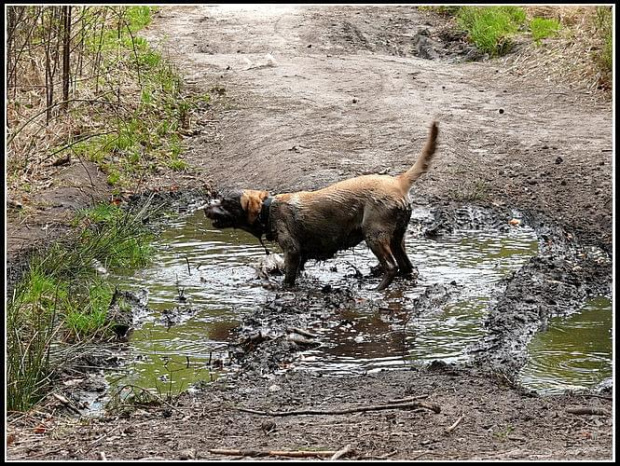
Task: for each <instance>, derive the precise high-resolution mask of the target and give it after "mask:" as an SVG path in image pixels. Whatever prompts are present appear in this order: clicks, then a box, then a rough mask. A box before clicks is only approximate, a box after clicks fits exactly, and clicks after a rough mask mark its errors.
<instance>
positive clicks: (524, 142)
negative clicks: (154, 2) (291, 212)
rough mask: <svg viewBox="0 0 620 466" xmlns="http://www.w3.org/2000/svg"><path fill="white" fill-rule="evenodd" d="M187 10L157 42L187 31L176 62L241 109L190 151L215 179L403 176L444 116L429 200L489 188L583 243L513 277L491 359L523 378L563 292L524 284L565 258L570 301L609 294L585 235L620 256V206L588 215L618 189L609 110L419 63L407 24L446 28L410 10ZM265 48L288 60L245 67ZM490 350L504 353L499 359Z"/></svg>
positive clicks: (440, 64) (511, 75) (465, 70)
mask: <svg viewBox="0 0 620 466" xmlns="http://www.w3.org/2000/svg"><path fill="white" fill-rule="evenodd" d="M174 10H177V11H179V10H182V11H183V13H182V14H180V13H178V12H174ZM174 10H168V9H166V8H163V9H162V14H161V18H160V21H159V22H156V23H155V25H154V28H153V30H152V34H151V38H152V39H153V40H154V41H155V42H156V41H157V37H160V36H161V34H162V32H163V31H167V32H168V34H171V35H174V36H177V33H178V37H179V39H178V40H177V41H176V43H175V44H168V46H169V47H170V50H169V55H170V57H171V58H172V60H173V61H174V62H176V63H177V65H178V66H179V68H180V69H181V71H182V72H184V73H186V74H187V75H188V76H193V79H194V80H196V81H198V82H199V85H204V86H206V87H208V86H211V85H213V84H217V85H221V86H224V87H225V88H226V90H227V94H226V97H225V98H224V99H222V102H220V104H221V105H225V106H230V107H232V110H233V112H232V114H230V113H228V114H222V116H221V121H220V124H219V126H218V131H219V132H220V134H221V141H220V144H219V145H218V146H217V147H211V146H209V145H208V144H205V141H204V140H201V139H200V138H195V139H194V140H192V141H191V142H190V146H191V150H190V155H189V157H190V161H191V163H192V164H194V165H196V166H199V167H201V168H202V169H203V171H204V172H205V173H207V174H208V176H209V179H210V181H211V182H212V183H213V184H214V185H216V186H231V185H234V186H237V187H248V188H255V189H257V188H261V189H263V188H264V189H270V190H272V191H276V192H282V191H293V190H300V189H316V188H319V187H321V186H325V185H327V184H329V183H332V182H334V181H338V180H340V179H343V178H346V177H350V176H355V175H359V174H361V173H364V172H372V171H373V170H374V171H377V169H379V170H387V171H391V172H392V173H397V172H399V171H401V170H403V169H404V168H407V167H409V166H410V165H411V163H412V162H413V160H414V159H415V157H416V154H417V151H418V150H419V149H420V145H421V141H423V140H424V135H425V133H426V127H427V125H428V123H429V122H430V120H431V119H433V118H437V119H439V121H440V128H441V136H440V143H439V153H440V156H439V157H437V159H436V161H435V162H434V167H433V168H432V170H431V171H430V172H429V173H428V174H427V176H426V177H425V178H423V179H421V180H419V182H418V183H417V185H416V187H415V192H416V193H418V194H417V195H418V196H421V197H422V198H433V199H435V200H439V201H440V202H441V203H444V204H445V203H448V204H449V203H450V202H451V201H453V200H454V199H450V197H453V198H457V199H459V198H460V199H461V201H460V202H461V203H463V202H466V199H467V198H468V196H471V195H472V193H471V192H468V189H473V188H475V187H477V186H480V187H481V188H482V189H483V192H482V193H481V198H482V199H483V200H484V203H485V204H487V205H493V204H494V205H499V206H504V207H505V206H510V207H515V208H517V209H519V210H520V211H522V212H526V213H530V212H531V213H533V214H536V215H535V216H536V219H537V220H536V221H535V222H534V223H535V225H536V228H537V231H539V234H540V232H541V231H543V230H545V229H546V228H547V225H553V224H557V228H554V229H553V232H552V234H547V235H546V237H547V239H549V238H551V240H552V241H553V242H555V243H557V244H560V243H562V242H563V239H564V238H565V237H566V236H567V235H573V236H577V235H576V234H575V233H578V234H579V237H576V238H574V241H573V242H572V243H571V244H565V247H564V248H560V249H557V250H555V251H546V252H544V253H543V256H544V257H541V258H538V259H536V260H538V261H539V262H536V260H535V261H533V262H532V264H530V265H529V266H526V267H525V268H524V269H523V271H522V273H521V275H519V274H517V275H515V277H514V278H513V280H515V281H514V282H511V281H508V282H507V283H506V291H505V292H504V294H503V295H502V296H499V297H498V305H497V306H496V308H495V309H494V310H492V316H491V317H490V318H489V327H490V334H491V335H493V336H492V338H491V337H490V338H489V340H488V341H485V342H483V343H482V346H481V348H480V351H481V352H482V354H483V355H484V356H481V357H479V361H480V364H481V365H488V366H490V367H493V368H494V370H500V371H507V372H508V373H510V374H514V373H515V371H516V370H517V369H518V367H519V366H520V364H521V363H522V361H523V354H524V349H525V345H526V344H527V341H528V337H527V336H528V335H532V334H533V333H535V331H536V330H537V329H539V328H540V327H541V326H543V325H544V322H545V321H546V319H547V318H548V316H550V315H552V314H553V313H554V312H555V311H554V310H553V309H552V310H548V309H547V308H546V306H547V304H546V299H547V298H548V297H549V294H552V293H555V292H557V290H556V291H554V290H552V289H551V288H545V287H542V288H540V287H539V288H535V289H538V290H539V293H540V296H539V297H538V298H537V299H536V300H535V302H531V303H527V304H528V305H527V306H525V305H523V303H520V302H519V296H522V295H523V292H524V291H523V290H526V289H527V288H528V287H529V286H533V282H532V283H530V284H529V285H523V283H528V282H527V281H528V280H530V281H532V280H533V281H534V282H536V281H541V280H542V281H543V282H544V281H545V280H547V279H549V277H553V276H555V275H554V274H555V272H554V267H558V265H557V264H555V262H557V261H559V262H558V264H560V263H561V264H564V265H562V267H564V266H566V267H569V266H568V265H566V264H572V263H577V264H578V265H579V266H580V267H581V271H580V272H579V273H578V274H577V275H573V272H572V269H570V268H567V269H566V273H565V274H564V275H562V277H564V278H563V279H567V280H568V281H570V280H573V279H574V280H576V281H577V282H578V283H579V284H578V285H577V284H576V285H575V286H574V287H568V288H566V289H565V290H564V292H566V295H567V296H566V302H565V303H564V308H566V309H568V308H570V309H576V308H578V306H579V305H580V304H581V303H582V302H583V299H585V296H586V295H587V293H585V292H584V291H583V290H584V289H586V288H590V289H597V290H598V292H600V293H603V294H609V280H606V279H605V278H603V277H609V276H611V275H610V274H611V268H610V261H607V262H605V263H603V264H596V263H589V262H587V261H586V262H584V261H582V260H581V259H580V258H579V257H578V255H579V253H577V252H575V251H577V249H578V248H576V247H577V246H579V243H580V242H581V241H585V242H590V243H591V244H595V245H597V246H598V245H602V246H603V248H605V245H607V247H608V248H609V249H607V250H606V251H607V254H608V255H609V254H610V252H611V249H610V245H611V209H610V207H605V208H604V209H603V210H602V211H601V212H597V214H596V215H597V217H596V218H597V220H596V222H592V221H591V212H592V211H593V210H595V209H596V206H599V205H603V206H607V204H609V202H608V201H607V199H609V198H610V196H611V174H610V172H608V170H609V168H610V166H611V159H610V156H609V153H608V152H605V151H606V150H607V149H608V148H609V147H611V131H610V128H611V126H610V122H611V108H610V107H609V106H606V107H604V108H603V109H601V108H600V107H597V106H595V105H593V104H592V103H591V102H588V101H585V100H583V99H581V98H580V96H579V92H575V91H572V90H570V89H565V88H563V87H561V86H558V85H556V84H554V83H550V82H540V81H525V80H524V78H523V77H522V74H520V73H519V72H518V71H519V70H513V69H505V68H503V66H502V65H503V64H502V61H501V60H496V61H489V62H484V63H458V64H457V63H455V62H454V60H452V61H449V60H447V59H446V60H423V59H421V58H416V56H415V48H416V43H415V42H414V41H413V37H417V36H416V34H417V33H416V34H413V35H412V34H411V33H410V30H409V29H408V28H405V30H403V28H402V27H401V26H398V27H395V26H394V21H393V19H394V17H395V15H396V16H398V15H400V16H401V17H402V18H404V19H403V21H404V22H405V23H406V24H408V25H410V27H413V26H417V28H416V30H417V31H418V32H419V31H420V30H422V29H426V30H427V31H428V30H430V31H431V32H430V33H429V34H430V35H431V36H433V37H435V36H434V34H435V32H433V31H434V29H433V27H434V25H433V24H432V23H431V24H430V25H428V24H427V23H428V21H429V18H428V16H423V15H421V14H420V13H419V12H417V11H416V10H415V9H414V8H410V7H385V8H383V7H363V6H362V7H357V6H356V7H336V6H329V7H328V6H325V7H313V6H288V7H277V6H265V5H263V6H252V5H242V6H239V5H237V6H220V7H214V6H210V7H205V6H202V7H183V8H182V9H181V8H179V7H175V8H174ZM356 13H357V14H356ZM369 18H372V20H370V19H369ZM196 25H200V26H201V29H202V31H199V30H196ZM347 25H348V26H347ZM204 30H206V31H207V32H206V33H205V32H204ZM208 31H213V32H214V33H213V34H209V33H208ZM274 33H275V34H274ZM388 34H393V36H392V39H394V41H396V42H397V43H398V41H399V40H400V41H404V42H402V43H405V44H407V45H404V46H402V47H400V46H399V47H398V48H397V49H396V50H397V52H398V56H395V51H394V50H395V49H394V48H393V46H392V45H390V44H388V40H387V37H388ZM425 34H426V33H425ZM429 37H430V36H429ZM407 41H408V42H407ZM390 42H392V41H390ZM428 43H430V42H427V43H426V45H428ZM192 44H194V45H196V44H199V45H200V44H206V45H208V47H207V46H206V45H204V46H201V48H202V49H204V50H207V49H208V50H209V53H208V54H202V55H196V54H188V53H187V51H188V50H191V49H192V47H193V45H192ZM267 53H271V54H272V55H273V57H274V58H275V61H276V65H275V66H258V67H257V68H256V69H245V68H246V67H247V63H246V62H247V60H245V58H247V59H249V60H251V61H252V63H255V64H259V65H260V64H264V63H265V58H264V56H265V54H267ZM466 54H467V52H466V51H464V52H463V55H466ZM448 58H449V57H448ZM453 58H454V57H453ZM457 58H458V57H457ZM354 99H355V101H354ZM412 140H413V143H412V142H411V141H412ZM395 147H397V148H406V149H405V150H395V149H394V148H395ZM295 148H297V150H296V149H295ZM299 149H301V150H299ZM559 160H561V161H559ZM346 161H354V162H355V163H343V162H346ZM451 209H453V208H451V207H448V208H446V212H447V213H446V215H445V218H444V219H443V220H442V221H444V222H445V225H443V226H444V227H446V228H453V227H454V226H455V224H456V223H455V222H456V219H455V218H453V217H451V215H452V214H451V213H450V212H451ZM440 210H441V209H440ZM538 213H540V215H539V214H538ZM540 219H544V220H540ZM440 229H441V228H440ZM570 231H572V232H573V233H570ZM545 254H546V255H545ZM608 259H609V257H608ZM554 264H555V265H554ZM597 267H599V268H600V269H601V270H602V271H603V272H602V273H600V272H599V270H597ZM560 268H561V267H560ZM543 269H544V270H543ZM569 269H570V270H569ZM571 277H572V278H571ZM575 277H577V278H575ZM552 279H553V278H552ZM519 283H521V284H520V285H519ZM515 290H521V291H515ZM498 315H501V318H500V317H497V316H498ZM521 321H523V322H522V323H519V322H521ZM515 329H519V330H515ZM523 335H526V336H525V337H524V336H523ZM485 345H486V346H485ZM515 345H516V346H515ZM489 349H492V351H489ZM490 353H495V354H497V355H498V356H497V357H496V358H495V359H492V360H491V359H489V357H488V355H489V354H490Z"/></svg>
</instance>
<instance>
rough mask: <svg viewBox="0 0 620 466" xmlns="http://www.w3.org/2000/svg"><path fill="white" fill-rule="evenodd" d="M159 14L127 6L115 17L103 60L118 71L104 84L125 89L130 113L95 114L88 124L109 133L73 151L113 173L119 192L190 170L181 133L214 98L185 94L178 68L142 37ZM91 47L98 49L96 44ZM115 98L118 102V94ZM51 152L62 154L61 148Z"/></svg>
mask: <svg viewBox="0 0 620 466" xmlns="http://www.w3.org/2000/svg"><path fill="white" fill-rule="evenodd" d="M154 10H155V8H154V7H145V6H135V7H127V8H121V9H119V10H118V11H117V12H115V14H114V15H113V16H112V17H111V19H110V28H109V29H107V30H106V31H105V33H104V34H103V36H102V41H103V47H102V50H103V60H104V67H106V68H109V69H112V70H117V72H116V73H115V74H113V75H112V78H111V79H112V82H107V83H106V82H103V81H102V82H101V83H100V87H101V88H109V87H110V86H112V87H113V88H114V89H116V90H117V91H119V92H120V93H121V95H122V100H123V107H124V109H123V111H122V112H120V113H118V112H116V113H110V112H105V111H102V112H101V113H94V114H89V115H88V120H89V121H91V122H92V123H93V124H94V125H97V127H103V128H107V129H108V134H103V135H100V136H95V137H91V138H90V139H88V140H86V141H83V142H78V143H75V144H73V145H71V146H70V147H69V148H68V149H67V150H71V151H73V153H74V154H75V155H76V156H77V157H76V158H82V159H85V160H90V161H92V162H95V163H97V164H98V165H99V166H100V168H101V169H102V170H103V172H104V173H105V174H106V175H107V181H108V184H110V185H111V186H114V187H115V188H117V189H132V188H133V187H134V185H135V180H136V179H138V178H141V177H142V175H144V174H148V173H152V172H154V171H157V170H159V169H161V168H166V167H168V168H173V169H174V170H186V169H188V168H189V165H188V164H187V163H186V162H180V161H178V156H179V155H180V154H181V153H182V152H183V151H184V150H185V146H184V144H183V142H182V140H181V138H180V137H179V135H178V131H179V130H180V129H181V128H185V127H186V126H187V122H188V121H189V115H190V114H191V112H192V111H193V110H194V109H195V108H197V107H198V106H201V105H205V104H207V103H208V102H209V100H210V96H209V94H199V95H187V93H184V92H183V89H182V80H181V78H180V76H179V75H178V73H177V72H176V70H175V69H174V68H173V67H172V66H171V65H170V64H169V63H168V62H167V61H166V60H165V59H164V58H163V57H162V56H161V54H159V53H158V52H157V51H155V50H153V49H151V48H150V47H149V44H148V42H147V41H146V40H145V39H144V38H142V37H140V36H138V35H137V34H138V33H139V31H140V30H141V29H142V28H143V27H145V26H146V25H148V24H149V23H150V21H151V15H152V12H153V11H154ZM119 21H120V22H121V24H122V25H123V27H122V28H121V29H120V33H121V35H120V38H119V37H118V33H119V30H118V29H117V27H115V25H117V24H118V23H119ZM91 45H92V48H93V50H95V49H96V44H91ZM108 79H110V78H108ZM136 84H138V85H139V91H138V92H137V93H136V91H135V85H136ZM109 99H111V101H112V102H115V101H116V97H115V96H112V97H109ZM77 112H83V110H77V111H76V113H75V114H74V118H75V119H76V120H79V121H84V120H85V115H82V114H78V113H77ZM87 131H88V130H86V131H84V132H87ZM71 143H72V141H67V142H66V143H65V144H71ZM63 145H64V144H63ZM51 150H52V152H56V151H58V148H52V149H51ZM56 156H58V154H56ZM119 167H122V168H119Z"/></svg>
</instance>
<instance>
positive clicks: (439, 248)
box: [107, 208, 611, 395]
mask: <svg viewBox="0 0 620 466" xmlns="http://www.w3.org/2000/svg"><path fill="white" fill-rule="evenodd" d="M431 217H432V214H431V211H430V210H429V209H425V208H424V209H417V210H416V211H415V212H414V216H413V221H412V225H413V227H412V228H410V231H409V233H408V237H407V248H408V252H409V255H410V257H411V259H412V262H413V263H414V264H415V265H416V266H417V269H418V273H419V277H418V280H417V282H415V283H413V282H409V281H404V280H400V281H396V282H395V283H394V285H393V286H392V287H390V288H389V289H388V290H386V291H385V292H383V293H378V292H376V291H374V287H375V286H376V285H377V282H378V278H372V277H371V276H370V268H371V266H373V265H375V263H376V259H375V258H374V257H373V256H372V253H370V251H369V250H368V249H367V248H366V247H365V246H363V245H360V246H358V247H356V248H354V249H352V250H349V251H345V252H342V253H340V254H339V255H338V256H337V257H336V258H335V259H333V260H330V261H327V262H323V263H309V264H308V265H307V267H306V271H305V272H304V275H303V277H302V278H301V279H300V283H299V286H298V289H297V290H294V291H285V290H282V289H280V288H279V287H278V284H279V281H280V280H281V277H277V276H276V277H271V278H270V280H271V282H272V283H273V284H275V285H276V288H275V290H274V289H267V288H266V287H265V286H264V285H265V280H264V278H263V279H261V278H259V273H258V271H257V269H259V268H260V264H261V263H264V261H265V258H266V257H267V256H266V255H265V250H264V249H263V247H262V246H261V245H260V244H259V243H258V242H257V241H256V240H255V239H254V238H253V237H251V236H250V235H248V234H246V233H244V232H242V231H218V230H214V229H212V228H211V226H210V223H209V222H208V221H207V220H206V219H205V218H204V215H203V213H202V212H201V211H200V212H195V213H193V214H190V215H187V216H185V217H182V218H178V219H176V220H174V221H172V222H171V223H170V224H169V225H168V226H167V227H166V229H165V231H163V232H162V233H161V235H160V237H159V238H158V240H157V241H156V243H155V248H156V255H155V259H154V261H153V264H152V265H151V266H150V267H148V268H146V269H144V270H142V271H138V272H136V273H134V274H132V275H131V276H125V277H118V280H119V284H122V286H123V287H126V288H128V289H134V290H138V289H148V291H149V304H148V306H149V309H151V310H152V313H151V314H150V315H149V316H148V317H147V318H146V319H145V320H144V321H143V322H142V324H141V325H140V326H139V328H137V329H136V330H135V331H134V332H133V334H132V335H131V339H130V346H131V354H130V356H128V357H127V365H126V368H127V372H126V373H124V374H123V375H122V376H119V374H118V373H114V374H110V375H109V376H108V377H107V378H108V381H109V382H110V383H111V384H112V386H114V385H118V384H132V385H136V386H140V387H143V388H149V389H154V390H156V391H157V392H159V393H163V394H170V395H175V394H178V393H180V392H182V391H183V390H185V389H187V388H188V387H191V386H192V385H194V384H196V383H200V382H201V381H206V382H209V381H212V380H214V379H215V378H217V377H219V376H221V375H223V374H226V373H227V371H230V370H233V368H234V364H232V359H234V358H233V357H232V356H231V351H230V348H231V343H233V342H235V340H238V338H239V336H240V332H243V327H244V326H245V329H246V330H247V329H248V327H252V330H257V329H258V331H260V332H264V333H265V334H269V332H272V333H273V332H275V329H274V327H275V325H274V322H275V321H277V320H278V319H279V316H278V315H275V317H274V316H273V315H271V316H269V312H267V311H266V309H268V308H270V307H271V308H272V309H275V307H274V303H275V302H277V301H283V302H286V303H288V305H290V306H292V307H291V312H292V313H293V314H294V315H293V320H292V321H293V322H295V318H298V323H299V327H301V328H306V329H308V330H309V331H311V332H314V333H315V334H316V336H317V340H316V344H314V345H312V347H311V348H309V349H308V348H307V347H306V348H298V349H303V350H304V351H301V352H300V353H298V354H297V357H296V358H295V362H294V364H282V365H280V367H281V368H284V369H285V370H291V369H292V370H304V371H312V372H315V373H317V374H318V375H320V374H322V373H331V374H338V373H341V374H347V373H363V372H368V371H375V370H385V369H402V368H406V367H408V366H411V365H419V364H423V363H425V362H431V361H435V360H440V361H443V362H446V363H459V362H465V361H467V359H468V354H467V348H468V347H469V346H470V345H472V344H474V343H475V342H476V341H478V340H480V338H481V337H482V336H483V335H484V333H485V329H484V320H485V318H486V316H487V309H488V307H489V305H490V303H491V302H492V300H493V299H494V296H497V294H498V292H499V291H500V290H499V289H498V287H499V286H501V285H500V282H501V280H502V279H503V278H505V277H507V276H509V275H510V274H511V273H512V272H514V271H516V270H518V269H519V268H520V267H522V266H523V265H524V264H525V263H526V262H527V261H528V260H529V259H530V258H531V257H532V256H534V255H536V254H537V252H538V240H537V237H536V234H535V232H534V230H532V229H530V228H528V227H525V226H519V227H515V228H507V229H501V230H496V229H490V230H475V231H474V230H458V231H454V232H452V233H450V234H445V235H441V236H440V237H437V238H434V239H428V238H424V237H423V235H421V234H420V232H419V231H415V230H416V228H415V225H417V224H420V223H425V222H426V223H428V222H429V221H430V219H431ZM268 247H269V249H270V250H271V251H272V253H277V252H278V251H277V250H276V248H275V247H274V246H273V245H268ZM271 257H273V256H271ZM338 291H340V292H343V293H344V292H345V291H346V293H347V296H348V298H347V299H344V300H342V301H341V302H339V303H338V305H337V306H332V309H329V310H328V311H327V312H324V309H320V308H322V307H324V306H325V303H326V301H325V300H324V299H329V298H325V297H328V296H329V295H330V294H332V295H333V294H334V292H338ZM300 294H302V295H303V296H300ZM313 294H317V295H319V296H322V297H321V298H318V299H315V298H313V297H312V296H313ZM336 294H337V293H336ZM421 298H424V299H423V300H421ZM304 301H305V302H306V303H310V304H307V306H306V308H305V309H304V308H303V306H302V305H301V303H302V302H304ZM336 301H337V299H336ZM420 302H424V303H426V305H425V306H420V305H419V303H420ZM429 303H430V307H429ZM295 306H299V307H295ZM606 306H607V307H606ZM609 306H610V302H609V301H608V300H605V299H600V300H594V301H591V302H589V303H588V304H587V305H586V308H585V310H584V312H583V313H579V314H578V315H577V316H575V317H573V318H572V319H574V320H571V319H568V320H567V319H564V320H562V321H558V320H554V321H553V322H552V323H551V324H550V326H549V331H548V332H544V333H541V334H540V335H539V336H538V337H537V339H536V340H535V341H533V342H532V343H531V345H530V347H529V353H530V358H531V361H530V363H529V364H528V365H527V366H526V367H525V368H524V370H523V371H522V376H521V378H522V380H523V383H524V384H525V385H526V386H527V387H528V388H532V389H535V390H540V391H546V390H549V389H552V390H555V389H558V390H561V389H566V388H574V387H582V386H591V385H592V384H594V383H598V382H600V381H601V380H602V379H603V378H604V377H606V376H607V375H608V371H609V370H610V369H609V367H610V360H611V340H610V339H609V338H602V337H601V336H602V335H605V334H606V335H607V336H608V335H609V329H610V328H611V322H610V320H609V316H610V312H609V309H608V307H609ZM308 309H314V310H315V311H318V312H321V315H322V317H321V318H320V319H317V318H314V317H316V316H314V317H312V316H311V314H312V313H311V312H310V313H308V312H305V311H307V310H308ZM592 309H594V311H592V312H594V314H593V313H592V312H590V311H589V310H592ZM597 309H598V311H597ZM597 312H598V313H597ZM296 313H298V316H297V315H296ZM272 314H273V312H272ZM261 316H262V317H261ZM309 316H310V317H309ZM589 316H595V317H589ZM289 317H290V316H289ZM274 319H275V320H274ZM248 321H249V322H250V324H248ZM288 322H289V324H290V322H291V320H290V319H289V321H288ZM554 331H555V332H560V333H561V335H562V337H563V338H562V342H561V345H560V346H557V345H556V343H558V340H557V339H556V338H555V337H554V336H553V335H554V334H553V332H554ZM588 332H589V333H588ZM605 332H607V333H605ZM586 333H587V334H586ZM592 342H593V343H592ZM554 345H555V346H554ZM584 361H585V362H584ZM551 364H554V365H555V366H556V367H557V370H548V369H549V365H551Z"/></svg>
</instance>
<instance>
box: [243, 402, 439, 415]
mask: <svg viewBox="0 0 620 466" xmlns="http://www.w3.org/2000/svg"><path fill="white" fill-rule="evenodd" d="M413 408H427V409H430V410H431V411H434V412H435V413H440V412H441V407H440V406H439V405H437V404H435V403H422V402H409V403H393V404H387V405H374V406H360V407H358V408H347V409H336V410H320V409H307V410H299V411H258V410H255V409H249V408H236V409H237V410H238V411H243V412H246V413H251V414H259V415H262V416H298V415H304V414H317V415H321V414H351V413H363V412H366V411H382V410H386V409H413Z"/></svg>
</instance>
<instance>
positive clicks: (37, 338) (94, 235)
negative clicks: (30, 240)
mask: <svg viewBox="0 0 620 466" xmlns="http://www.w3.org/2000/svg"><path fill="white" fill-rule="evenodd" d="M147 212H148V214H149V215H152V214H153V209H150V206H149V203H148V202H147V203H146V204H144V205H142V206H140V207H136V208H133V209H122V208H121V207H118V206H115V205H98V206H96V207H94V208H92V209H85V210H81V211H79V212H78V213H77V215H76V217H75V219H74V220H73V225H74V227H75V228H77V229H78V232H79V235H78V237H77V241H76V242H75V244H61V243H55V244H53V245H52V246H50V247H49V248H48V249H47V250H41V251H36V252H34V253H32V255H31V257H29V260H28V263H27V267H28V268H27V270H26V271H25V273H24V275H23V277H22V278H21V280H20V281H19V282H18V283H17V284H16V286H15V288H14V290H13V293H12V295H11V296H9V297H8V299H7V306H6V325H7V344H6V365H7V369H6V370H7V372H6V374H7V390H8V392H7V395H8V396H7V408H8V409H9V410H14V411H24V410H27V409H29V408H30V407H31V406H33V405H34V404H35V403H36V402H37V401H39V400H40V399H41V398H42V397H43V396H45V394H46V393H47V390H48V386H49V384H50V383H51V381H52V380H53V377H54V374H55V371H56V370H57V369H58V368H61V367H62V364H63V363H64V361H62V360H60V361H59V360H55V359H54V358H52V357H50V349H51V348H52V346H54V345H59V344H66V343H70V344H79V343H83V342H87V341H92V340H94V339H95V340H96V339H99V338H104V337H105V338H107V337H108V336H111V332H108V331H107V323H106V315H107V310H108V306H109V304H110V301H111V299H112V295H113V288H112V285H111V284H110V282H109V281H108V279H107V277H106V276H104V275H101V274H100V272H98V271H97V270H96V268H95V267H94V266H93V264H94V263H100V264H102V265H103V266H104V267H105V268H106V269H108V270H111V271H113V270H120V269H124V268H136V267H139V266H143V265H144V264H146V263H147V262H148V261H149V258H150V256H151V253H152V250H151V246H150V243H149V241H150V238H151V233H150V232H149V230H148V228H147V227H146V226H145V223H144V221H145V218H146V215H147Z"/></svg>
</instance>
